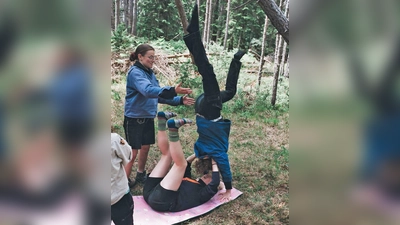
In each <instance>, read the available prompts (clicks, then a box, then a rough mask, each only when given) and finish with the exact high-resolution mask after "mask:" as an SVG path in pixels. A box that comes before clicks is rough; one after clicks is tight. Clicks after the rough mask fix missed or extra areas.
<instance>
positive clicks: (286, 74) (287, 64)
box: [283, 55, 289, 78]
mask: <svg viewBox="0 0 400 225" xmlns="http://www.w3.org/2000/svg"><path fill="white" fill-rule="evenodd" d="M283 76H285V77H286V78H289V55H288V57H287V63H286V69H285V73H284V75H283Z"/></svg>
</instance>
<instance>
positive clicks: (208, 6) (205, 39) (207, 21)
mask: <svg viewBox="0 0 400 225" xmlns="http://www.w3.org/2000/svg"><path fill="white" fill-rule="evenodd" d="M210 22H211V0H207V3H206V16H205V19H204V32H203V44H204V46H205V47H207V46H208V42H209V37H210Z"/></svg>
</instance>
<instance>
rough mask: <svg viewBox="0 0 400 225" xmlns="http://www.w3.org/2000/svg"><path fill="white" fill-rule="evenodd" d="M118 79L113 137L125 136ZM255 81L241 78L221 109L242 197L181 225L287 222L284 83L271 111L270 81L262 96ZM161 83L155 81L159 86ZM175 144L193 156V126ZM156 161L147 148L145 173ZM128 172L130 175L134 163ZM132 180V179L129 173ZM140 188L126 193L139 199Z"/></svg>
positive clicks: (190, 112) (186, 112)
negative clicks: (228, 124)
mask: <svg viewBox="0 0 400 225" xmlns="http://www.w3.org/2000/svg"><path fill="white" fill-rule="evenodd" d="M248 60H249V59H248ZM225 64H226V63H225ZM220 65H224V63H220ZM225 71H226V70H225ZM252 76H253V77H252ZM120 80H121V81H120V83H113V84H112V85H111V89H112V93H111V102H112V116H111V123H112V126H113V127H114V128H115V130H116V132H117V133H119V134H121V135H122V136H124V132H123V128H122V121H123V102H124V97H125V83H124V79H120ZM219 80H222V81H223V80H224V79H222V78H220V79H219ZM254 80H257V77H255V75H251V74H241V78H240V80H239V84H238V93H237V95H236V96H235V97H234V98H233V99H232V100H231V101H229V102H227V103H225V104H224V108H223V111H222V114H223V116H224V117H225V118H228V119H230V120H231V121H232V126H231V133H230V141H229V142H230V147H229V151H228V154H229V160H230V163H231V171H232V176H233V186H234V187H235V188H237V189H239V190H240V191H242V192H243V195H242V196H241V197H239V198H238V199H236V200H234V201H231V202H229V203H227V204H224V205H222V206H220V207H218V208H217V209H215V210H213V211H212V212H210V213H207V214H206V215H203V216H200V217H198V218H194V219H192V220H188V221H185V222H183V223H182V224H190V225H202V224H288V223H289V113H288V110H289V106H288V104H289V102H288V98H287V97H288V96H287V94H286V93H287V90H288V84H287V81H285V82H286V83H285V82H282V83H281V84H280V87H279V89H278V92H279V94H278V101H277V105H276V106H271V105H270V104H269V100H270V94H269V92H268V91H267V90H272V88H270V85H271V84H272V80H271V78H270V77H266V78H263V82H262V86H261V87H260V90H264V91H260V92H257V89H256V88H254V87H253V86H254V85H253V86H251V83H252V82H253V81H254ZM162 82H163V81H162V79H160V83H161V85H162ZM253 83H254V82H253ZM116 93H117V94H116ZM260 93H261V94H260ZM159 110H172V111H174V112H177V113H178V115H179V117H188V118H191V119H194V118H195V115H194V107H193V106H191V107H186V106H178V107H171V106H167V105H161V104H160V105H159ZM180 139H181V141H182V147H183V150H184V153H185V156H188V155H190V154H192V153H193V145H194V143H195V141H196V139H197V132H196V126H195V125H192V126H186V127H183V128H181V132H180ZM158 159H159V150H158V148H157V145H156V144H155V145H152V146H151V149H150V153H149V158H148V161H147V165H146V169H147V171H151V170H152V168H154V166H155V165H156V163H157V160H158ZM133 168H134V170H133V171H135V168H137V162H136V163H135V164H134V166H133ZM132 176H135V174H134V173H132ZM142 188H143V187H142V186H141V185H138V186H137V187H135V188H134V189H133V190H132V191H131V192H132V194H133V195H142Z"/></svg>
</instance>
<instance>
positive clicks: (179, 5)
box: [175, 0, 188, 34]
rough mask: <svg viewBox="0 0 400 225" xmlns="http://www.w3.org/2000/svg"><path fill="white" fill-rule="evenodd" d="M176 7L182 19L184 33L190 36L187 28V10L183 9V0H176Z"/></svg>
mask: <svg viewBox="0 0 400 225" xmlns="http://www.w3.org/2000/svg"><path fill="white" fill-rule="evenodd" d="M175 4H176V7H177V8H178V13H179V17H180V18H181V23H182V28H183V33H184V34H188V32H187V30H186V28H187V27H188V21H187V18H186V13H185V10H184V9H183V4H182V1H181V0H175Z"/></svg>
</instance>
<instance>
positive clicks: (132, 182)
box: [128, 178, 136, 188]
mask: <svg viewBox="0 0 400 225" xmlns="http://www.w3.org/2000/svg"><path fill="white" fill-rule="evenodd" d="M135 185H136V180H133V181H132V180H131V179H130V178H128V186H129V188H133V187H135Z"/></svg>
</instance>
